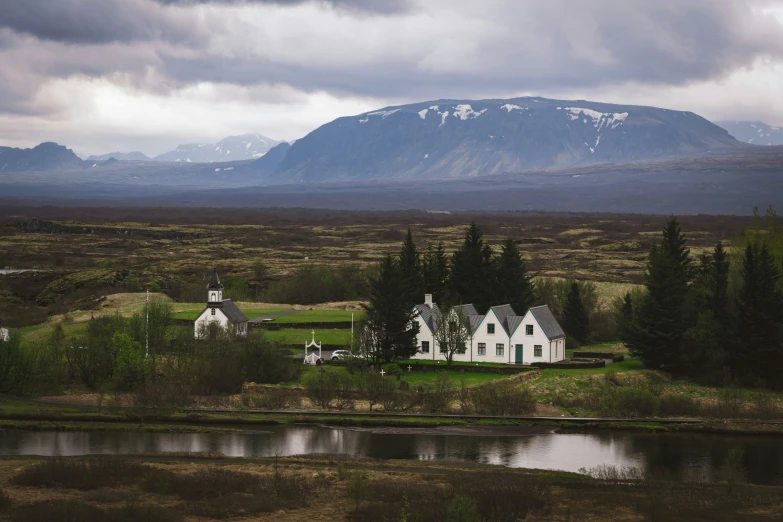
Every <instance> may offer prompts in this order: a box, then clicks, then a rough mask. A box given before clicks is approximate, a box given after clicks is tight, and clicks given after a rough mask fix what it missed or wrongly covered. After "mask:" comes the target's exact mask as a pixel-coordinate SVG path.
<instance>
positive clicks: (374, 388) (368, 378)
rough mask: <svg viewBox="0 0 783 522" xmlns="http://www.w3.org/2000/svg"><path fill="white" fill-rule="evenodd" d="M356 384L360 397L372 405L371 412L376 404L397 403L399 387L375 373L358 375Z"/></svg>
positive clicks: (368, 372)
mask: <svg viewBox="0 0 783 522" xmlns="http://www.w3.org/2000/svg"><path fill="white" fill-rule="evenodd" d="M356 384H357V387H358V393H359V396H360V397H361V398H362V399H364V400H366V401H367V402H368V403H369V405H370V411H372V407H373V406H375V405H376V404H379V403H380V404H389V403H390V402H391V401H396V400H397V397H396V393H397V386H396V384H395V382H394V381H393V380H392V379H389V378H386V377H384V376H383V375H381V374H380V373H376V372H373V371H367V372H363V373H361V374H359V375H358V377H357V380H356Z"/></svg>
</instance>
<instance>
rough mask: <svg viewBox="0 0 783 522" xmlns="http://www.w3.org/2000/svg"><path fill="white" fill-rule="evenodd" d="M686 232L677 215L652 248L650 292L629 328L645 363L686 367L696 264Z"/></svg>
mask: <svg viewBox="0 0 783 522" xmlns="http://www.w3.org/2000/svg"><path fill="white" fill-rule="evenodd" d="M685 244H686V238H685V234H683V233H682V232H681V231H680V225H679V222H678V221H677V218H675V217H672V218H670V219H669V220H668V221H667V222H666V225H665V226H664V229H663V237H662V239H661V242H660V244H658V245H655V246H653V247H652V248H651V249H650V255H649V258H648V262H647V271H646V273H645V284H646V286H647V294H646V295H645V296H644V298H643V299H642V301H641V302H640V303H639V305H638V306H637V307H636V308H635V310H634V319H633V321H632V322H631V324H630V325H629V326H630V327H629V328H628V331H627V332H626V336H627V342H626V344H627V345H628V348H629V349H630V351H631V353H632V354H633V355H635V356H638V357H640V358H641V359H642V360H643V361H644V363H645V365H647V366H649V367H653V368H665V369H667V370H669V371H673V372H678V371H682V370H683V357H682V350H683V347H684V342H683V341H684V339H685V332H686V331H687V329H688V328H689V327H690V326H691V324H692V322H695V320H693V321H691V320H690V318H689V317H688V316H687V314H686V312H687V310H688V309H687V299H688V285H689V282H690V278H691V274H692V267H691V258H690V251H689V250H688V249H687V248H686V247H685Z"/></svg>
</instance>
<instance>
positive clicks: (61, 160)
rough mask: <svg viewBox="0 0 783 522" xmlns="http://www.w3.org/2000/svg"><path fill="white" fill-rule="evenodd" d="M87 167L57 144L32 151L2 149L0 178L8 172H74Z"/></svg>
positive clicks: (69, 150)
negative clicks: (73, 170)
mask: <svg viewBox="0 0 783 522" xmlns="http://www.w3.org/2000/svg"><path fill="white" fill-rule="evenodd" d="M84 167H85V163H84V161H82V160H81V159H79V157H78V156H77V155H76V154H74V152H73V151H72V150H71V149H68V148H66V147H64V146H62V145H58V144H56V143H51V142H47V143H41V144H40V145H37V146H35V147H33V148H32V149H17V148H13V147H0V176H2V174H4V173H8V172H27V171H47V170H72V169H82V168H84Z"/></svg>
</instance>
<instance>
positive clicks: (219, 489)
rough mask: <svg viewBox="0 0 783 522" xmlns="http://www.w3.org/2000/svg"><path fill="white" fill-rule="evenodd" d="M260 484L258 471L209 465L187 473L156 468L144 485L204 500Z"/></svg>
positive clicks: (146, 488) (147, 488) (254, 488)
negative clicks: (252, 473) (255, 472)
mask: <svg viewBox="0 0 783 522" xmlns="http://www.w3.org/2000/svg"><path fill="white" fill-rule="evenodd" d="M260 485H261V480H260V478H259V476H258V475H251V474H250V473H243V472H240V471H232V470H228V469H224V468H220V467H209V468H202V469H199V470H197V471H195V472H194V473H187V474H178V473H173V472H171V471H167V470H156V471H155V472H154V473H151V474H150V475H149V477H148V478H147V480H145V481H144V482H143V483H142V489H143V490H144V491H148V492H150V493H162V494H166V495H176V496H178V497H179V498H181V499H183V500H202V499H205V498H211V497H221V496H224V495H228V494H232V493H253V492H256V491H258V490H259V489H260Z"/></svg>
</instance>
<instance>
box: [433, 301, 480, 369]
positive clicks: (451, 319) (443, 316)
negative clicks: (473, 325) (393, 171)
mask: <svg viewBox="0 0 783 522" xmlns="http://www.w3.org/2000/svg"><path fill="white" fill-rule="evenodd" d="M434 320H435V344H436V345H437V346H438V349H439V350H440V353H441V354H444V355H445V356H446V362H447V366H448V367H451V361H452V359H453V358H454V354H455V353H465V350H466V349H467V343H468V340H469V339H470V334H471V332H470V319H469V318H468V316H466V315H465V314H464V313H463V312H462V310H461V309H459V308H452V307H448V306H443V307H441V308H439V309H438V311H436V312H435V317H434Z"/></svg>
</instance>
